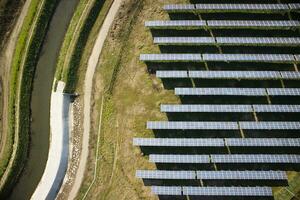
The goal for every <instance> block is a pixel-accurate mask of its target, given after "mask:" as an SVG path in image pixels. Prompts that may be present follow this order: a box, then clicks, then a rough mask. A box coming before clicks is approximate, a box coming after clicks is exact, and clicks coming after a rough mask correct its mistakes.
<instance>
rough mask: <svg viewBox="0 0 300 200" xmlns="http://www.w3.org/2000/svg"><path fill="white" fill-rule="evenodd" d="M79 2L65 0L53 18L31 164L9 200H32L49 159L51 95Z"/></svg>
mask: <svg viewBox="0 0 300 200" xmlns="http://www.w3.org/2000/svg"><path fill="white" fill-rule="evenodd" d="M77 3H78V0H61V1H60V2H59V4H58V6H57V8H56V10H55V13H54V15H53V17H52V20H51V23H50V26H49V30H48V33H47V35H46V39H45V41H44V44H43V47H42V51H41V54H40V58H39V61H38V64H37V68H36V72H35V78H34V83H33V92H32V100H31V111H32V123H31V137H30V152H29V158H28V162H27V163H26V166H25V169H24V171H23V173H22V174H21V177H20V180H19V182H18V184H16V186H15V188H14V190H13V191H12V194H11V196H10V198H9V199H11V200H23V199H30V197H31V195H32V194H33V192H34V190H35V188H36V186H37V185H38V183H39V181H40V179H41V177H42V175H43V172H44V169H45V166H46V162H47V157H48V150H49V134H50V124H49V122H50V121H49V120H50V95H51V87H52V82H53V77H54V72H55V66H56V61H57V57H58V54H59V50H60V47H61V44H62V42H63V39H64V35H65V33H66V30H67V28H68V25H69V23H70V20H71V17H72V15H73V12H74V10H75V7H76V5H77Z"/></svg>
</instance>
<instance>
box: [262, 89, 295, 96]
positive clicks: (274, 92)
mask: <svg viewBox="0 0 300 200" xmlns="http://www.w3.org/2000/svg"><path fill="white" fill-rule="evenodd" d="M267 92H268V94H269V95H270V96H299V95H300V88H267Z"/></svg>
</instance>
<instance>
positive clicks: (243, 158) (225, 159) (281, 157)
mask: <svg viewBox="0 0 300 200" xmlns="http://www.w3.org/2000/svg"><path fill="white" fill-rule="evenodd" d="M211 159H212V162H214V163H280V164H283V163H292V164H298V163H300V155H294V154H289V155H287V154H230V155H229V154H227V155H222V154H219V155H211Z"/></svg>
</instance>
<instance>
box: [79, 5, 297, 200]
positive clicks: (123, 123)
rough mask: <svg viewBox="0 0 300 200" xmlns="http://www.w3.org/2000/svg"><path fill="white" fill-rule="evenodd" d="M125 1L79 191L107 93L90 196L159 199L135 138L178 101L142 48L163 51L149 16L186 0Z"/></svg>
mask: <svg viewBox="0 0 300 200" xmlns="http://www.w3.org/2000/svg"><path fill="white" fill-rule="evenodd" d="M125 2H126V4H125V5H124V6H123V7H122V9H121V12H120V13H119V14H118V18H117V20H116V22H115V24H114V25H113V28H112V32H111V33H110V35H109V36H108V38H107V41H106V43H105V47H104V49H105V51H103V52H102V55H101V58H100V63H99V66H98V68H97V72H96V74H95V80H94V82H95V86H94V97H93V98H94V106H93V108H92V111H93V114H92V117H93V121H92V124H93V126H92V127H93V130H92V133H91V134H92V135H91V138H92V139H91V140H92V141H91V143H90V153H91V154H90V157H89V162H88V163H89V164H88V168H87V172H86V176H85V177H86V178H85V180H84V183H83V186H82V188H81V191H80V194H79V197H82V196H83V195H84V194H85V192H86V189H87V188H88V186H89V185H90V183H91V181H92V177H93V170H94V162H95V150H96V141H97V134H98V133H99V132H98V126H99V124H98V121H99V113H100V108H101V99H102V96H104V97H105V101H104V111H103V116H102V128H101V132H100V136H101V137H100V141H101V142H100V146H99V147H97V148H99V150H100V157H99V158H98V159H99V162H98V164H99V166H98V171H97V179H96V183H95V184H94V186H93V187H92V189H91V190H90V192H89V194H88V196H87V199H112V200H114V199H117V200H119V199H157V197H155V196H153V195H151V194H150V192H149V188H147V187H145V186H144V184H143V182H142V181H141V180H139V179H136V178H135V170H136V169H153V168H155V165H153V164H151V163H149V162H148V158H147V156H142V155H141V152H140V149H139V148H138V147H133V146H132V138H133V137H151V136H152V132H151V131H149V130H146V129H145V124H146V121H147V120H164V119H166V116H165V115H164V114H163V113H161V112H160V111H159V104H160V103H177V102H179V99H178V98H177V97H176V96H174V94H173V92H172V91H167V90H164V89H163V87H162V85H161V82H160V80H158V79H156V78H155V77H154V76H151V75H149V74H148V72H147V69H146V66H145V64H144V63H142V62H139V60H138V57H139V54H140V53H147V52H149V53H150V52H151V53H155V52H157V53H158V52H159V49H158V48H157V46H155V45H153V42H152V36H151V33H150V31H149V30H148V29H146V28H145V27H144V21H145V20H155V19H167V15H166V13H165V12H163V11H162V9H161V6H162V5H163V4H165V3H176V2H180V3H184V0H181V1H179V0H178V1H176V0H168V1H165V0H159V1H157V2H156V3H155V4H153V2H152V1H151V0H145V1H143V2H142V3H141V2H139V1H138V0H125ZM138 2H139V3H138ZM291 179H292V178H291ZM295 180H298V179H297V178H296V179H295ZM291 184H292V182H291ZM292 185H293V184H292ZM297 189H299V185H298V186H297ZM277 199H290V198H277Z"/></svg>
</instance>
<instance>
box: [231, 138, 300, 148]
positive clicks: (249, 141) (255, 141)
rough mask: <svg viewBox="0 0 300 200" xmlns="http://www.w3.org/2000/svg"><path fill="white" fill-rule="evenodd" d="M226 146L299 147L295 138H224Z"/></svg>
mask: <svg viewBox="0 0 300 200" xmlns="http://www.w3.org/2000/svg"><path fill="white" fill-rule="evenodd" d="M225 141H226V144H227V146H229V147H232V146H235V147H300V139H296V138H228V139H227V138H226V139H225Z"/></svg>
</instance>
